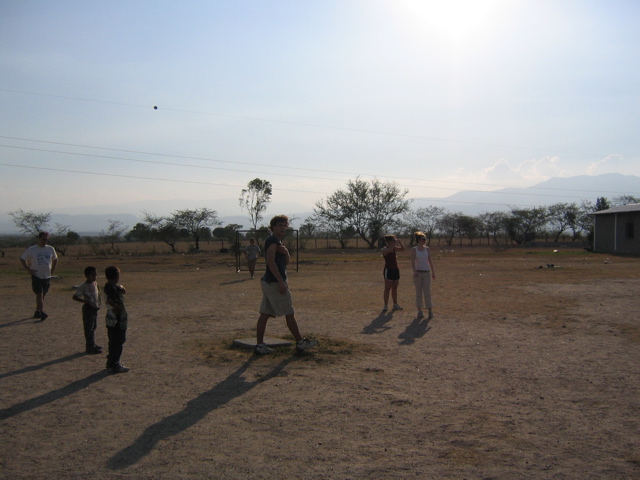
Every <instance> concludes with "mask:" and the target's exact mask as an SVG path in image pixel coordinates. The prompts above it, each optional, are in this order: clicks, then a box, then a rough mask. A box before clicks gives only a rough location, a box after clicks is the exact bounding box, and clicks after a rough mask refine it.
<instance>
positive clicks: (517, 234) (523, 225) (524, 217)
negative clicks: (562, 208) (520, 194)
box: [505, 207, 548, 245]
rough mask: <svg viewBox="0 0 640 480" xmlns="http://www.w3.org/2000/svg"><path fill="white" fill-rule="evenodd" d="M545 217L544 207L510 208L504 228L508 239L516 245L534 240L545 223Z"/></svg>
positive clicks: (545, 210)
mask: <svg viewBox="0 0 640 480" xmlns="http://www.w3.org/2000/svg"><path fill="white" fill-rule="evenodd" d="M547 215H548V213H547V209H546V208H545V207H534V208H513V207H512V208H511V212H510V213H509V214H508V215H507V217H506V218H505V227H506V230H507V234H508V235H509V238H511V240H513V241H514V242H515V243H516V244H517V245H522V244H523V243H526V242H530V241H532V240H534V239H535V237H536V231H537V230H539V229H540V228H541V227H543V226H544V224H545V223H546V221H547Z"/></svg>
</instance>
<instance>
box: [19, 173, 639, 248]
mask: <svg viewBox="0 0 640 480" xmlns="http://www.w3.org/2000/svg"><path fill="white" fill-rule="evenodd" d="M271 194H272V187H271V184H270V183H269V182H268V181H266V180H261V179H259V178H256V179H254V180H252V181H250V182H249V183H248V184H247V188H246V189H243V190H242V192H241V195H240V199H239V201H240V205H241V207H242V208H243V209H245V210H247V213H248V214H249V219H250V221H251V223H252V225H253V230H254V231H258V230H259V227H258V223H259V222H260V221H261V220H262V218H263V213H264V212H265V210H266V208H267V205H268V204H269V202H270V198H271ZM407 194H408V190H402V189H400V188H399V187H398V186H397V185H396V184H395V183H393V182H384V181H381V180H378V179H373V180H369V181H367V180H363V179H360V178H359V177H358V178H356V179H355V180H349V181H348V182H347V185H346V188H344V189H339V190H337V191H336V192H334V193H333V194H331V195H329V196H328V197H327V198H325V199H323V200H320V201H318V202H317V203H316V205H315V208H314V213H313V215H312V216H310V217H308V218H307V219H305V221H304V223H303V224H302V225H301V226H300V228H299V230H300V241H301V242H300V243H301V247H302V248H304V247H305V245H306V243H307V242H308V241H309V240H310V239H320V238H324V239H327V240H328V239H337V240H338V242H339V243H340V245H341V247H342V248H346V246H347V244H348V242H349V241H350V240H352V239H354V238H356V239H360V240H362V241H363V242H364V243H365V244H366V245H367V246H368V247H369V248H371V249H373V248H376V247H378V246H379V241H380V239H381V238H382V237H383V236H384V235H385V234H387V233H394V234H396V235H401V236H405V237H408V238H411V237H412V233H413V232H415V231H418V230H420V231H422V232H424V233H425V234H426V236H427V242H428V244H431V242H432V241H433V240H434V239H436V238H437V239H438V242H441V241H442V242H444V243H446V244H447V245H453V244H454V242H459V243H460V244H462V243H463V241H464V242H466V243H468V244H471V245H473V244H474V243H475V244H477V243H480V242H481V241H482V240H486V242H487V244H491V243H493V244H495V245H499V244H501V242H502V244H504V245H507V244H514V245H523V244H526V243H528V242H532V241H534V240H536V239H540V238H545V239H548V240H551V241H553V242H558V241H559V240H560V239H561V238H565V237H569V238H570V239H571V240H572V241H577V240H581V239H588V238H589V235H590V233H591V232H592V230H593V217H592V216H590V215H589V214H590V213H593V212H595V211H600V210H606V209H608V208H611V207H612V206H617V205H626V204H629V203H640V199H639V198H636V197H633V196H629V195H624V196H619V197H614V198H613V200H612V201H611V202H609V200H608V199H607V198H604V197H600V198H597V199H596V201H595V203H592V202H590V201H587V200H583V201H582V202H581V203H580V204H578V203H576V202H573V203H556V204H553V205H549V206H540V207H532V208H517V207H512V208H510V209H509V210H507V211H495V212H484V213H481V214H479V215H467V214H464V213H462V212H450V211H448V210H446V209H445V208H442V207H435V206H429V207H423V208H418V209H412V208H411V201H410V200H407V199H406V198H405V197H406V196H407ZM9 215H10V216H11V217H12V219H13V222H14V223H15V225H16V226H17V227H18V228H19V229H20V231H21V232H22V233H23V234H28V235H33V236H34V237H35V236H37V234H38V232H40V231H43V230H48V231H50V233H51V234H52V245H54V246H55V248H56V249H57V250H58V251H60V252H61V254H62V255H64V254H65V253H66V250H67V248H68V247H69V246H70V245H73V244H75V243H77V242H78V241H79V240H80V235H78V234H77V233H76V232H73V231H72V230H71V229H70V227H69V226H68V225H60V224H55V230H53V231H51V230H50V229H49V224H50V221H51V212H48V213H34V212H28V211H23V210H17V211H14V212H9ZM241 228H242V225H236V224H230V225H226V226H224V227H222V222H221V221H220V220H219V219H218V214H217V212H216V211H215V210H212V209H209V208H206V207H203V208H199V209H193V210H190V209H185V210H177V211H175V212H172V213H171V214H169V215H166V216H157V215H154V214H152V213H148V212H143V221H142V222H139V223H137V224H136V225H134V226H133V228H132V229H131V230H129V227H128V226H126V225H123V224H122V223H121V222H120V221H118V220H109V221H108V228H107V229H106V230H103V231H102V232H101V234H100V235H99V236H97V237H94V238H89V239H87V243H89V244H90V245H93V246H95V249H97V248H98V245H99V244H106V245H108V251H109V252H112V253H114V254H119V253H120V247H119V244H120V243H121V242H123V241H141V242H149V241H162V242H164V243H166V244H167V245H168V246H169V247H170V248H171V251H172V252H173V253H176V251H177V244H178V242H187V243H188V244H189V248H190V250H192V251H198V250H199V249H200V242H201V241H202V240H210V239H212V238H215V239H217V240H219V241H221V244H222V247H223V248H224V242H225V241H227V242H229V244H231V243H233V242H234V238H235V232H236V230H239V229H241ZM260 228H265V227H260ZM100 248H103V247H100ZM96 253H97V252H96Z"/></svg>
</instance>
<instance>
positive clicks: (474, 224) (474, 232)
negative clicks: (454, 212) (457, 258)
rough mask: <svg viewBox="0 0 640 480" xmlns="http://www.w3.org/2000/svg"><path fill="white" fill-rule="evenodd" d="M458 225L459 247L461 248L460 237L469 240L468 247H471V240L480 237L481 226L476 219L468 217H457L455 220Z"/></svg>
mask: <svg viewBox="0 0 640 480" xmlns="http://www.w3.org/2000/svg"><path fill="white" fill-rule="evenodd" d="M456 220H457V223H458V235H459V237H460V246H462V237H464V236H466V237H467V238H468V239H469V245H473V240H474V239H475V238H477V237H478V236H480V233H481V231H482V224H481V223H480V220H478V219H477V218H476V217H471V216H469V215H458V218H457V219H456Z"/></svg>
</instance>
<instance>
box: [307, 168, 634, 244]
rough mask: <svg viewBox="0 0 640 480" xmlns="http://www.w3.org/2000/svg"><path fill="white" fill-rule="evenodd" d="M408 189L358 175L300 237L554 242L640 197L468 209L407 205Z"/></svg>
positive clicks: (318, 210) (320, 206)
mask: <svg viewBox="0 0 640 480" xmlns="http://www.w3.org/2000/svg"><path fill="white" fill-rule="evenodd" d="M407 193H408V192H407V191H406V190H404V191H403V190H401V189H400V188H398V186H397V185H395V184H394V183H392V182H382V181H380V180H377V179H374V180H371V181H366V180H361V179H360V178H357V179H356V180H355V181H349V182H348V183H347V186H346V189H343V190H338V191H336V192H335V193H333V194H332V195H330V196H329V197H327V198H326V199H324V200H321V201H319V202H317V203H316V207H315V209H314V214H313V215H312V216H310V217H308V218H307V219H306V220H305V223H304V224H303V225H302V226H301V227H300V232H301V237H302V238H303V244H304V241H305V240H307V239H310V238H314V237H315V238H317V237H318V236H320V237H325V238H327V237H329V236H331V237H333V238H336V239H337V240H338V241H339V242H340V245H341V246H342V247H343V248H344V247H345V246H346V244H347V242H348V241H349V240H350V239H352V238H354V237H355V238H360V239H362V240H364V242H365V243H366V244H367V245H368V246H369V248H375V247H376V246H377V245H378V241H379V239H380V238H381V237H382V236H383V235H384V234H386V233H395V234H399V235H403V236H406V237H411V236H412V233H413V232H415V231H418V230H419V231H422V232H424V233H425V234H426V236H427V242H428V243H429V244H431V241H432V240H433V238H435V237H437V238H438V241H440V240H442V241H444V242H445V243H446V244H447V245H453V243H454V242H456V241H458V242H459V243H460V244H462V242H463V240H466V241H467V242H468V243H469V244H471V245H473V244H474V242H480V241H481V239H486V240H487V243H494V244H496V245H498V244H499V243H500V240H501V239H504V240H505V243H511V244H515V245H523V244H526V243H528V242H532V241H534V240H536V239H540V238H543V237H544V238H546V239H547V238H550V239H551V240H552V241H553V242H558V241H559V240H560V238H562V237H565V236H568V237H570V238H571V240H572V241H577V240H580V239H585V238H586V239H588V238H589V235H590V234H591V232H592V230H593V217H592V216H590V215H589V214H590V213H593V212H595V211H600V210H606V209H608V208H611V207H612V206H617V205H626V204H629V203H638V202H640V199H638V198H636V197H633V196H629V195H624V196H620V197H614V199H613V201H612V202H611V203H610V202H609V200H608V199H606V198H604V197H601V198H598V199H597V200H596V202H595V203H592V202H589V201H587V200H583V201H582V202H581V203H580V204H578V203H576V202H573V203H556V204H553V205H549V206H541V207H532V208H517V207H511V208H510V209H509V210H508V211H496V212H484V213H481V214H479V215H475V216H474V215H466V214H464V213H462V212H450V211H447V210H446V209H445V208H442V207H434V206H430V207H424V208H418V209H416V210H413V209H411V207H410V202H409V201H408V200H405V196H406V195H407Z"/></svg>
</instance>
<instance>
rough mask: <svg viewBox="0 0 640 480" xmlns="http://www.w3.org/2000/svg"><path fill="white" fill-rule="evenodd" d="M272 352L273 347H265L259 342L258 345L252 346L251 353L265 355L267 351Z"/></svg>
mask: <svg viewBox="0 0 640 480" xmlns="http://www.w3.org/2000/svg"><path fill="white" fill-rule="evenodd" d="M272 352H273V349H272V348H269V347H267V346H266V345H265V344H264V343H260V344H259V345H256V346H255V347H253V353H255V354H256V355H267V354H268V353H272Z"/></svg>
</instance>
